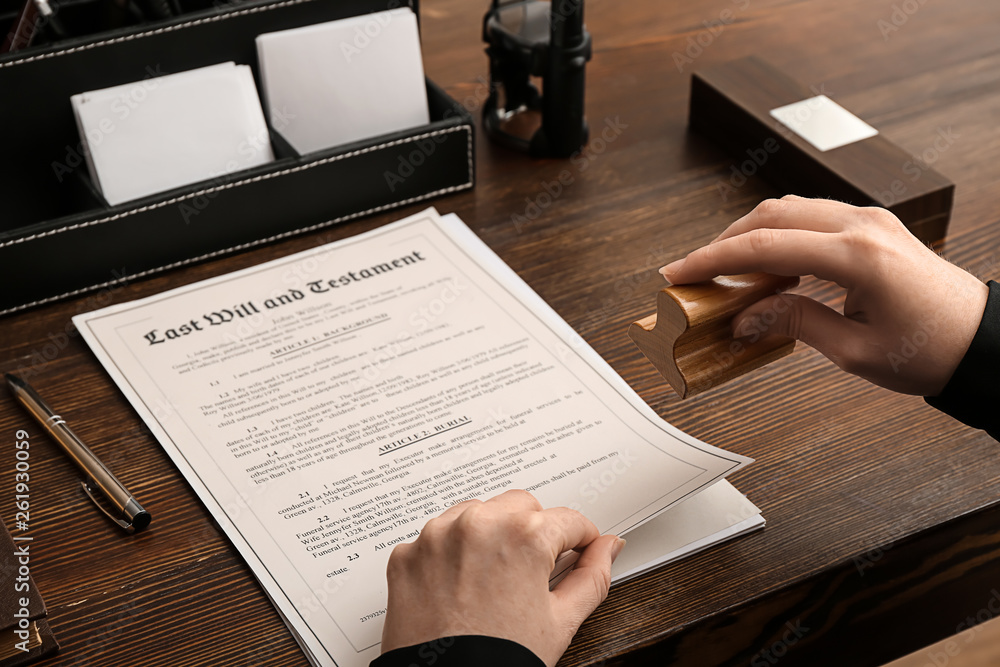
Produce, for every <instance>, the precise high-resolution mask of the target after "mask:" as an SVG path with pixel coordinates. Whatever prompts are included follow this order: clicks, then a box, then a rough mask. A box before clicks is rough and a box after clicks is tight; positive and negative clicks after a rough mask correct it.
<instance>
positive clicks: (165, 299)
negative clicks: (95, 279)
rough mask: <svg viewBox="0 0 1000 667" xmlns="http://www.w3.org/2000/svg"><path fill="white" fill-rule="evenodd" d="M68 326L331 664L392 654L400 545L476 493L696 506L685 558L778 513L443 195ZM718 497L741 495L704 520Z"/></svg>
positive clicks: (676, 541) (602, 512)
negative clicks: (393, 217)
mask: <svg viewBox="0 0 1000 667" xmlns="http://www.w3.org/2000/svg"><path fill="white" fill-rule="evenodd" d="M74 322H75V323H76V325H77V327H78V328H79V330H80V332H81V334H82V335H83V336H84V338H85V339H86V341H87V342H88V343H89V344H90V346H91V348H92V349H93V350H94V352H95V354H96V355H97V357H98V358H99V359H100V361H101V362H102V363H103V364H104V365H105V367H106V368H107V370H108V371H109V373H110V374H111V375H112V377H113V378H114V379H115V381H116V382H117V383H118V385H119V387H121V389H122V391H123V392H124V393H125V394H126V396H127V397H128V398H129V400H130V401H131V402H132V404H133V405H134V406H135V408H136V409H137V410H138V411H139V413H140V414H141V416H142V417H143V419H144V420H145V421H146V422H147V424H148V425H149V427H150V428H151V429H152V431H153V433H154V434H155V435H156V437H157V439H158V440H159V441H160V443H161V444H162V445H163V447H164V448H165V449H166V451H167V453H168V454H169V455H170V456H171V458H172V459H173V461H174V462H175V463H176V464H177V466H178V467H179V468H180V469H181V471H182V472H183V473H184V475H185V477H186V478H187V479H188V481H189V482H190V483H191V485H192V486H193V487H194V489H195V491H196V492H197V493H198V495H199V496H200V497H201V499H202V501H203V502H204V503H205V504H206V506H207V507H208V508H209V509H210V510H211V511H212V512H213V514H214V515H215V516H216V518H217V519H218V521H219V523H220V524H221V525H222V526H223V528H224V529H225V531H226V533H227V534H228V535H229V537H230V538H231V539H232V541H233V543H234V544H235V545H236V547H237V548H238V549H239V550H240V552H241V554H242V555H243V556H244V558H246V560H247V562H248V563H249V564H250V566H251V567H252V569H253V571H254V573H255V574H256V576H257V577H258V578H259V579H260V581H261V583H262V585H263V586H264V588H265V590H266V591H267V593H268V595H269V596H270V597H271V599H272V600H273V602H274V604H275V605H276V606H277V608H278V609H279V610H280V612H281V613H282V615H283V616H284V618H285V620H286V622H287V623H288V625H289V627H290V628H291V629H292V632H293V633H294V634H295V636H296V638H297V639H298V640H299V642H300V644H301V645H302V646H303V648H304V649H305V650H306V652H307V654H308V655H309V657H310V659H311V660H312V662H313V663H314V664H316V665H339V666H340V667H359V666H362V665H367V664H368V661H369V660H371V659H373V658H375V657H376V656H377V655H378V653H379V640H380V637H381V631H382V620H383V616H384V614H385V602H386V583H385V566H386V561H387V559H388V557H389V553H390V552H391V551H392V547H393V545H395V544H398V543H400V542H403V541H409V540H413V539H414V538H415V537H416V536H417V535H418V534H419V532H420V530H421V528H422V527H423V525H424V523H425V522H426V521H427V520H428V519H430V518H431V517H433V516H434V515H436V514H438V513H440V512H441V511H442V510H444V509H445V508H446V507H448V506H449V505H452V504H454V503H457V502H460V501H463V500H466V499H469V498H487V497H490V496H493V495H496V494H498V493H501V492H502V491H504V490H505V489H512V488H520V489H527V490H529V491H531V492H532V493H533V494H534V495H535V496H536V497H537V498H538V499H539V501H540V502H541V503H542V505H544V506H557V505H563V506H569V507H573V508H576V509H578V510H579V511H581V512H583V513H584V514H585V515H586V516H587V517H589V518H590V519H591V520H592V521H594V523H595V524H597V526H598V528H600V530H601V531H602V532H604V533H618V534H622V533H627V532H628V531H630V530H632V529H635V528H637V527H639V526H641V525H642V524H644V523H645V524H646V526H657V525H660V526H662V522H663V520H664V519H663V517H657V516H656V515H657V514H659V513H660V512H662V511H663V510H664V509H666V508H671V509H670V510H669V512H676V511H678V510H679V511H681V512H682V513H684V512H686V518H684V519H683V521H682V523H684V524H685V525H687V530H688V531H689V532H690V531H691V530H694V532H693V533H691V535H689V536H688V537H687V538H684V539H681V538H680V537H677V536H668V537H672V539H673V542H668V544H669V546H668V547H667V548H668V549H669V550H670V551H676V550H681V551H683V550H684V549H687V550H688V551H690V550H693V549H696V548H699V546H704V543H705V542H704V541H705V539H706V538H709V536H710V535H711V534H713V533H715V532H719V538H720V539H721V538H723V537H726V536H728V535H731V534H735V533H737V532H740V531H742V530H746V529H749V528H751V527H754V526H759V525H760V523H762V520H761V519H760V517H759V510H757V509H756V508H754V507H753V506H752V505H751V504H749V503H748V502H747V501H745V499H743V498H742V496H739V494H738V493H736V492H735V490H734V489H732V487H731V486H729V485H728V483H727V482H725V481H724V480H722V478H723V477H725V476H726V475H727V474H729V473H730V472H733V471H734V470H737V469H738V468H740V467H741V466H743V465H745V464H746V463H748V462H749V459H746V458H744V457H741V456H738V455H735V454H731V453H729V452H725V451H722V450H720V449H716V448H714V447H711V446H709V445H706V444H705V443H702V442H700V441H698V440H696V439H695V438H692V437H690V436H688V435H686V434H684V433H682V432H680V431H678V430H677V429H675V428H673V427H672V426H670V425H669V424H667V423H665V422H664V421H663V420H661V419H660V418H659V417H658V416H657V415H656V413H655V412H653V411H652V410H651V409H650V408H649V407H648V406H647V405H646V404H645V403H644V402H643V401H642V400H641V399H640V398H639V396H637V395H636V394H635V393H634V392H633V391H632V390H631V389H630V388H629V387H628V385H627V384H626V383H625V382H624V381H623V380H622V379H621V378H620V377H619V376H618V375H617V374H615V373H614V371H613V370H612V369H611V368H610V367H609V366H608V365H607V364H606V363H605V362H604V361H603V360H602V359H601V357H600V356H599V355H598V354H597V353H596V352H594V351H593V350H592V349H591V348H590V347H589V346H588V345H587V344H586V343H585V342H584V341H583V340H582V339H581V338H580V337H579V335H577V334H576V333H575V332H574V331H573V330H572V329H571V328H570V327H569V325H567V324H566V322H564V321H563V320H562V319H561V318H560V317H559V316H558V315H557V314H556V313H555V312H554V311H553V310H552V309H551V308H549V307H548V306H547V305H546V304H545V302H544V301H542V300H541V298H539V297H538V296H537V295H536V294H535V293H534V292H533V291H532V290H531V289H530V288H529V287H528V286H527V285H526V284H525V283H524V282H523V281H521V280H520V278H518V276H517V275H516V274H515V273H514V272H513V271H512V270H511V269H510V268H509V267H507V266H506V265H505V264H504V263H503V262H502V261H501V260H500V259H499V258H498V257H497V256H496V255H494V254H493V253H492V252H491V251H490V250H489V249H488V248H487V247H486V246H485V245H484V244H483V243H482V242H481V241H480V240H479V239H478V238H477V237H476V236H475V235H474V234H473V233H472V232H471V231H470V230H469V229H468V227H466V226H465V225H464V224H463V223H462V222H461V221H460V220H459V219H458V218H457V217H455V216H446V217H440V216H438V214H437V213H436V212H435V211H434V210H433V209H430V210H427V211H425V212H423V213H420V214H418V215H415V216H412V217H410V218H406V219H404V220H401V221H399V222H396V223H393V224H390V225H387V226H385V227H381V228H379V229H376V230H373V231H371V232H368V233H365V234H362V235H359V236H356V237H353V238H349V239H346V240H343V241H339V242H336V243H332V244H330V245H326V246H323V247H319V248H316V249H313V250H309V251H306V252H303V253H299V254H296V255H292V256H289V257H285V258H283V259H280V260H276V261H273V262H269V263H266V264H262V265H260V266H256V267H252V268H249V269H246V270H243V271H239V272H236V273H232V274H229V275H225V276H220V277H218V278H214V279H211V280H207V281H204V282H200V283H196V284H193V285H188V286H186V287H183V288H180V289H176V290H173V291H170V292H166V293H164V294H160V295H157V296H154V297H150V298H147V299H143V300H140V301H136V302H132V303H126V304H122V305H118V306H113V307H110V308H107V309H104V310H100V311H97V312H94V313H88V314H85V315H80V316H78V317H76V318H74ZM720 480H721V481H720ZM717 482H718V483H719V484H718V485H717V484H716V483H717ZM713 485H715V486H713ZM720 485H721V486H720ZM709 487H711V488H709ZM706 489H708V490H709V491H710V492H711V493H713V494H723V496H725V498H726V499H728V500H727V502H728V503H729V504H728V505H727V507H728V508H729V509H727V510H726V513H727V516H719V513H718V512H716V513H715V517H716V519H717V520H718V526H716V527H714V528H712V529H711V530H709V531H708V532H704V527H703V526H702V525H701V524H703V523H704V513H705V511H709V513H710V514H711V510H710V503H709V504H706V503H708V501H707V500H705V498H708V496H702V495H701V494H699V492H700V491H703V490H706ZM147 502H148V505H149V507H150V509H151V510H152V512H153V514H156V513H157V512H156V499H155V498H150V499H147ZM699 502H700V505H699V507H700V508H701V509H698V507H696V505H698V504H699ZM692 503H693V504H692ZM672 506H674V507H672ZM706 508H708V509H706ZM166 511H169V510H168V509H161V512H160V513H161V514H162V513H163V512H166ZM654 517H655V518H654ZM651 519H653V521H654V523H647V522H649V521H650V520H651ZM646 526H644V527H643V528H639V529H638V531H637V533H636V534H641V531H643V530H644V529H646V530H647V533H648V532H649V529H647V528H646ZM153 529H154V530H155V525H154V527H153ZM699 530H701V531H702V532H701V533H699V532H698V531H699ZM659 532H660V533H663V532H669V531H666V529H661V530H659ZM681 532H683V531H681ZM688 538H690V539H688ZM698 540H701V541H702V542H701V544H700V545H699V543H698ZM630 545H631V542H630ZM627 550H628V548H626V551H627ZM666 555H667V554H666V552H663V551H660V552H656V548H655V547H653V548H652V551H651V552H650V553H649V554H646V555H643V556H642V557H640V558H639V559H638V560H636V559H635V558H633V559H632V561H631V562H630V565H629V567H627V568H625V569H626V570H627V571H619V572H618V574H619V575H621V576H623V577H624V576H630V575H633V574H636V573H638V572H641V571H642V570H643V566H644V564H647V563H649V562H650V561H655V560H656V559H657V558H661V557H664V556H666ZM623 557H624V554H623ZM560 567H561V568H562V569H563V570H565V569H567V568H569V567H572V563H571V562H570V561H569V559H565V560H564V561H561V566H557V570H559V569H560ZM555 574H556V575H558V574H559V572H556V573H555Z"/></svg>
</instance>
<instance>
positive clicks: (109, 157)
mask: <svg viewBox="0 0 1000 667" xmlns="http://www.w3.org/2000/svg"><path fill="white" fill-rule="evenodd" d="M70 101H71V103H72V105H73V112H74V113H75V115H76V123H77V127H78V128H79V130H80V137H81V139H82V142H83V145H84V147H85V152H86V156H87V166H88V168H89V169H90V177H91V179H92V180H93V182H94V185H95V186H97V189H98V190H100V192H101V193H102V194H103V195H104V198H105V199H106V200H107V201H108V203H109V204H112V205H115V204H120V203H123V202H126V201H131V200H133V199H137V198H139V197H145V196H147V195H151V194H155V193H158V192H163V191H165V190H170V189H172V188H177V187H181V186H183V185H188V184H190V183H195V182H198V181H203V180H207V179H211V178H214V177H217V176H221V175H223V174H228V173H230V172H233V171H238V170H240V169H248V168H250V167H256V166H258V165H261V164H266V163H268V162H271V161H272V160H274V154H273V153H272V151H271V142H270V136H269V135H268V130H267V124H266V123H265V122H264V114H263V111H262V110H261V106H260V99H259V98H258V97H257V88H256V86H255V85H254V80H253V74H252V73H251V72H250V68H249V67H247V66H245V65H240V66H237V65H236V64H235V63H231V62H229V63H222V64H220V65H212V66H210V67H203V68H200V69H195V70H190V71H187V72H181V73H179V74H170V75H167V76H161V77H155V78H150V79H145V80H143V81H136V82H134V83H128V84H124V85H121V86H114V87H112V88H103V89H101V90H92V91H90V92H86V93H80V94H78V95H74V96H73V97H72V98H70Z"/></svg>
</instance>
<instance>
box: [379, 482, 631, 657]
mask: <svg viewBox="0 0 1000 667" xmlns="http://www.w3.org/2000/svg"><path fill="white" fill-rule="evenodd" d="M623 544H624V541H623V540H620V539H618V538H617V537H614V536H611V535H605V536H603V537H601V536H600V534H599V533H598V530H597V527H596V526H594V524H593V523H591V522H590V521H589V520H588V519H587V518H586V517H584V516H583V515H582V514H580V513H579V512H576V511H573V510H571V509H567V508H565V507H557V508H553V509H542V506H541V505H540V504H539V503H538V501H537V500H536V499H535V497H534V496H532V495H531V494H530V493H528V492H527V491H507V492H506V493H504V494H502V495H499V496H497V497H495V498H491V499H490V500H487V501H486V502H482V501H478V500H470V501H467V502H464V503H461V504H458V505H455V506H453V507H450V508H449V509H447V510H445V512H444V513H443V514H441V516H439V517H437V518H435V519H431V520H430V521H429V522H428V523H427V525H426V526H425V527H424V529H423V531H422V532H421V533H420V536H419V537H418V538H417V539H416V541H415V542H413V543H411V544H400V545H399V546H397V547H396V548H395V549H394V550H393V552H392V555H391V556H390V558H389V566H388V571H387V575H388V579H389V605H388V608H387V611H386V615H385V627H384V629H383V631H382V651H383V652H387V651H391V650H393V649H396V648H400V647H403V646H413V645H415V644H420V643H423V642H428V641H432V640H434V639H437V638H440V637H448V636H453V635H487V636H490V637H499V638H502V639H510V640H512V641H515V642H518V643H519V644H521V645H522V646H524V647H526V648H528V649H529V650H531V651H532V652H533V653H534V654H535V655H537V656H538V657H539V658H541V659H542V660H543V661H544V662H545V663H546V664H547V665H550V666H551V665H555V664H556V662H557V661H558V660H559V657H560V656H561V655H562V654H563V652H564V651H565V650H566V647H567V646H569V643H570V640H571V639H573V635H574V634H576V631H577V629H578V628H579V627H580V624H581V623H583V621H584V619H586V618H587V616H589V615H590V613H591V612H593V611H594V609H596V608H597V605H599V604H600V603H601V602H603V601H604V598H605V597H607V595H608V588H609V587H610V585H611V563H612V561H613V560H614V559H615V557H616V556H617V555H618V553H619V552H620V551H621V547H622V545H623ZM570 549H576V550H578V551H582V553H581V555H580V558H579V560H578V561H577V563H576V567H575V568H574V569H573V571H572V572H570V573H569V575H567V576H566V578H565V579H563V580H562V581H561V582H559V584H558V585H557V586H556V587H555V588H554V589H553V590H552V591H549V576H550V575H551V573H552V568H553V566H554V564H555V561H556V558H557V557H558V556H559V554H561V553H562V552H564V551H567V550H570Z"/></svg>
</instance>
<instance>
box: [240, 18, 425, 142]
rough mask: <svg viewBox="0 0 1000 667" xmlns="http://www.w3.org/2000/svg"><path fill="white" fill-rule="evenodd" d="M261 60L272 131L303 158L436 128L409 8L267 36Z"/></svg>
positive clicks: (260, 50)
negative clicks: (416, 129)
mask: <svg viewBox="0 0 1000 667" xmlns="http://www.w3.org/2000/svg"><path fill="white" fill-rule="evenodd" d="M257 58H258V61H259V62H260V73H261V85H262V86H263V92H264V99H265V101H266V104H267V108H268V113H269V114H270V116H271V119H272V124H273V126H274V129H275V131H277V132H278V133H279V134H281V135H282V136H283V137H284V138H285V139H286V140H287V141H288V143H289V144H291V145H292V147H293V148H294V149H295V150H296V151H298V152H299V153H300V154H304V153H311V152H313V151H318V150H323V149H325V148H332V147H334V146H339V145H341V144H346V143H349V142H352V141H358V140H361V139H368V138H371V137H374V136H377V135H380V134H386V133H389V132H396V131H400V130H407V129H410V128H413V127H418V126H420V125H426V124H427V123H429V122H430V116H429V113H428V108H427V89H426V87H425V84H424V66H423V62H422V60H421V53H420V36H419V33H418V31H417V18H416V15H415V14H414V13H413V11H411V10H410V9H409V8H401V9H393V10H390V11H386V12H378V13H374V14H367V15H364V16H356V17H352V18H349V19H343V20H340V21H331V22H329V23H321V24H318V25H312V26H307V27H304V28H295V29H292V30H283V31H281V32H272V33H268V34H265V35H261V36H259V37H258V38H257Z"/></svg>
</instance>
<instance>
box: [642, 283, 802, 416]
mask: <svg viewBox="0 0 1000 667" xmlns="http://www.w3.org/2000/svg"><path fill="white" fill-rule="evenodd" d="M798 284H799V279H798V276H775V275H771V274H767V273H750V274H744V275H738V276H721V277H719V278H716V279H714V280H710V281H707V282H703V283H695V284H693V285H673V286H671V287H667V288H665V289H663V290H661V291H660V292H659V294H658V295H657V299H656V313H654V314H653V315H649V316H648V317H644V318H643V319H641V320H638V321H636V322H633V323H632V324H631V326H629V329H628V335H629V338H631V339H632V341H633V342H634V343H635V344H636V346H638V348H639V349H640V350H641V351H642V353H643V354H644V355H646V358H647V359H649V361H650V363H652V364H653V366H654V367H656V369H657V370H658V371H660V374H661V375H663V377H664V378H666V380H667V382H669V383H670V386H672V387H673V388H674V390H675V391H676V392H677V393H678V394H679V395H680V397H681V398H686V397H688V396H691V395H693V394H696V393H698V392H701V391H705V390H706V389H709V388H711V387H714V386H716V385H718V384H722V383H723V382H728V381H729V380H732V379H733V378H735V377H738V376H740V375H743V374H744V373H748V372H750V371H752V370H754V369H757V368H760V367H761V366H763V365H765V364H768V363H770V362H772V361H774V360H775V359H780V358H781V357H783V356H785V355H786V354H788V353H790V352H791V351H792V350H793V349H795V340H794V339H792V338H785V337H780V336H769V337H760V338H759V339H757V340H756V341H753V342H751V340H736V339H734V338H733V336H732V332H731V326H732V320H733V317H734V316H735V315H736V314H737V313H739V312H741V311H742V310H744V309H745V308H747V307H748V306H750V305H752V304H754V303H756V302H757V301H760V300H761V299H763V298H765V297H768V296H771V295H773V294H779V293H781V292H784V291H785V290H788V289H791V288H793V287H795V286H797V285H798Z"/></svg>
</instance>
